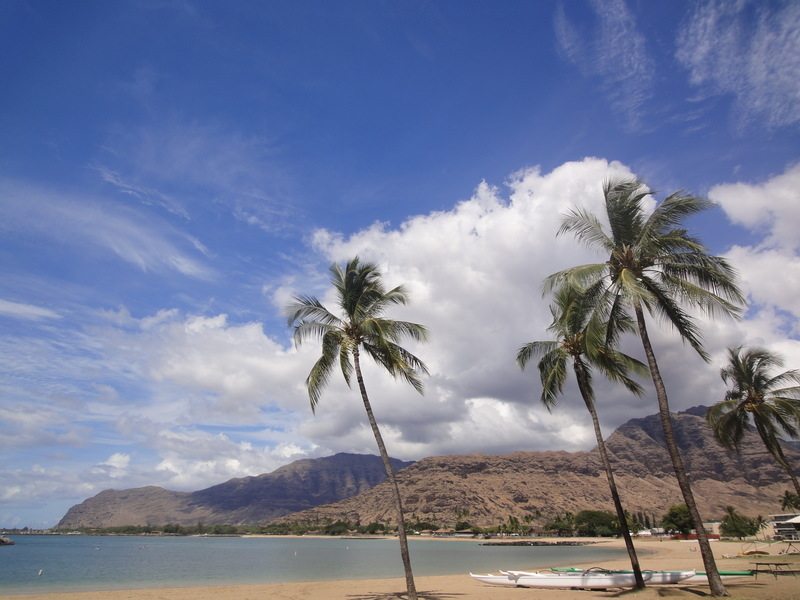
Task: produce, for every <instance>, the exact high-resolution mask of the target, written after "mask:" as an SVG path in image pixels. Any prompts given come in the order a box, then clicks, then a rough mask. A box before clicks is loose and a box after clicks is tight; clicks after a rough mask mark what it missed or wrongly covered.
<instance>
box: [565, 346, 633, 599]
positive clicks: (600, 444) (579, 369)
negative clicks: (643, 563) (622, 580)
mask: <svg viewBox="0 0 800 600" xmlns="http://www.w3.org/2000/svg"><path fill="white" fill-rule="evenodd" d="M573 368H574V369H575V378H576V379H577V380H578V389H580V392H581V396H583V401H584V402H585V403H586V408H588V409H589V414H590V415H592V425H594V435H595V437H596V438H597V450H598V452H599V453H600V459H601V461H602V463H603V469H605V472H606V478H607V479H608V487H609V488H610V489H611V498H612V500H613V501H614V508H615V509H616V511H617V520H618V521H619V527H620V530H621V531H622V537H623V539H624V540H625V548H626V549H627V550H628V557H629V558H630V561H631V568H632V569H633V576H634V579H635V580H636V589H637V590H643V589H644V577H642V568H641V567H640V566H639V557H638V556H637V555H636V548H635V547H634V546H633V540H632V539H631V532H630V529H629V528H628V518H627V517H626V516H625V509H624V508H622V500H620V497H619V491H618V490H617V483H616V481H614V471H613V470H612V468H611V461H610V460H609V458H608V452H607V451H606V443H605V440H603V432H602V431H601V430H600V419H598V418H597V411H596V410H595V408H594V402H592V396H591V394H590V392H589V384H588V381H587V377H586V371H585V368H584V366H583V363H582V362H581V361H580V360H578V359H577V358H575V359H574V360H573Z"/></svg>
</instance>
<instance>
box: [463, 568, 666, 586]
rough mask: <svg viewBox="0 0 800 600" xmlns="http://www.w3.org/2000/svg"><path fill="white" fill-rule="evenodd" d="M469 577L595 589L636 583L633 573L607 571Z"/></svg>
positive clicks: (496, 582) (646, 575) (497, 582)
mask: <svg viewBox="0 0 800 600" xmlns="http://www.w3.org/2000/svg"><path fill="white" fill-rule="evenodd" d="M651 576H652V573H642V577H643V578H644V580H645V581H647V580H648V579H650V577H651ZM470 577H472V578H473V579H476V580H477V581H480V582H482V583H489V584H492V585H511V586H515V587H540V588H562V589H571V588H578V589H591V590H597V589H606V588H614V587H634V586H635V585H636V580H635V578H634V576H633V573H613V572H609V571H602V572H601V571H581V572H555V571H548V572H533V573H531V572H528V571H500V575H492V574H487V575H476V574H474V573H470Z"/></svg>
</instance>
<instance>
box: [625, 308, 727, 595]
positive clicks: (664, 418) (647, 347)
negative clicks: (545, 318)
mask: <svg viewBox="0 0 800 600" xmlns="http://www.w3.org/2000/svg"><path fill="white" fill-rule="evenodd" d="M634 310H635V312H636V322H637V324H638V326H639V336H640V337H641V338H642V346H643V347H644V352H645V354H646V355H647V364H648V366H649V368H650V376H651V377H652V379H653V386H654V387H655V389H656V398H657V399H658V414H659V416H660V417H661V428H662V429H663V431H664V441H665V442H666V444H667V450H668V451H669V456H670V458H671V459H672V468H673V469H674V471H675V478H676V479H677V480H678V486H679V487H680V489H681V493H682V494H683V500H684V502H685V503H686V507H687V508H688V509H689V515H690V516H691V517H692V522H693V524H694V529H695V532H696V533H697V542H698V545H699V546H700V554H701V556H702V557H703V566H704V567H705V570H706V574H707V576H708V583H709V586H710V588H711V595H712V596H728V592H727V590H726V589H725V586H724V585H723V584H722V579H720V576H719V570H718V569H717V563H716V562H715V561H714V554H713V553H712V551H711V544H709V542H708V535H707V534H706V530H705V528H704V527H703V519H702V517H701V516H700V511H699V510H698V509H697V503H696V502H695V500H694V493H693V492H692V487H691V485H690V484H689V477H688V476H687V474H686V468H685V467H684V465H683V458H682V457H681V453H680V450H679V449H678V443H677V442H676V440H675V432H674V431H673V429H672V415H671V414H670V410H669V399H668V398H667V388H666V386H665V385H664V380H663V379H662V378H661V372H660V371H659V369H658V363H657V362H656V355H655V352H653V346H652V344H651V343H650V336H649V335H648V333H647V326H646V325H645V322H644V312H643V311H642V306H641V304H639V303H637V304H636V305H635V306H634Z"/></svg>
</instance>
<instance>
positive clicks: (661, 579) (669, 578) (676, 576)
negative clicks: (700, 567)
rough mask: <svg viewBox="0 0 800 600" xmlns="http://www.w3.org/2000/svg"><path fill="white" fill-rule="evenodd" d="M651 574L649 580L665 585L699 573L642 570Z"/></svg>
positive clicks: (580, 571)
mask: <svg viewBox="0 0 800 600" xmlns="http://www.w3.org/2000/svg"><path fill="white" fill-rule="evenodd" d="M553 571H554V572H557V573H562V572H563V573H583V572H585V571H584V569H578V568H575V567H570V568H568V569H553ZM589 571H595V572H598V573H633V572H632V571H616V570H608V571H606V570H605V569H599V568H595V569H590V570H589ZM648 573H649V574H650V577H649V578H648V579H647V582H648V583H650V584H652V585H665V584H670V583H679V582H681V581H684V580H688V579H690V578H691V577H694V576H695V575H696V574H697V571H694V570H693V571H642V576H644V575H646V574H648Z"/></svg>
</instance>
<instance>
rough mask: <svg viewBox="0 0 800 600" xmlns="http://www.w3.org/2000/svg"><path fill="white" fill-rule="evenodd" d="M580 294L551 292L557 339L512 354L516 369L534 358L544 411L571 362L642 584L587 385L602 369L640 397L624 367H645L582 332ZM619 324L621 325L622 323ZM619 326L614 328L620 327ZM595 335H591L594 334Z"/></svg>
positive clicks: (585, 309) (585, 318)
mask: <svg viewBox="0 0 800 600" xmlns="http://www.w3.org/2000/svg"><path fill="white" fill-rule="evenodd" d="M589 308H590V307H589V306H588V305H587V303H586V302H585V298H584V297H583V296H581V294H580V292H579V290H577V289H575V288H573V287H571V286H563V287H561V288H559V289H558V290H556V292H555V294H554V302H553V305H551V306H550V312H551V314H552V315H553V323H552V324H551V325H550V327H549V331H551V332H552V333H553V334H554V335H555V337H556V338H557V341H549V342H529V343H527V344H525V345H524V346H522V347H521V348H520V349H519V352H517V364H518V365H519V367H520V369H523V370H524V369H525V366H526V365H527V364H528V363H529V362H530V361H531V360H532V359H533V358H539V362H538V365H537V366H538V369H539V377H540V379H541V381H542V395H541V401H542V404H544V405H545V407H547V410H552V409H553V407H554V406H555V404H556V399H557V397H558V396H559V395H561V393H562V391H563V388H564V382H565V381H566V378H567V370H568V364H569V362H570V361H572V369H573V371H574V373H575V379H576V380H577V382H578V390H579V391H580V393H581V397H582V398H583V401H584V403H585V404H586V408H587V409H588V411H589V414H590V415H591V417H592V425H593V426H594V435H595V438H596V440H597V450H598V452H599V454H600V459H601V461H602V463H603V469H604V470H605V472H606V478H607V479H608V486H609V488H610V490H611V498H612V500H613V501H614V508H615V509H616V512H617V520H618V521H619V526H620V529H621V531H622V537H623V538H624V540H625V547H626V548H627V550H628V556H629V558H630V561H631V568H632V569H633V573H634V577H635V579H636V588H637V589H643V588H644V578H643V577H642V570H641V567H640V566H639V558H638V556H637V555H636V548H635V547H634V545H633V540H632V539H631V533H630V529H629V527H628V518H627V515H626V514H625V509H623V507H622V501H621V500H620V497H619V491H618V490H617V484H616V481H615V480H614V471H613V470H612V468H611V461H610V459H609V457H608V451H607V450H606V443H605V440H604V439H603V432H602V431H601V429H600V419H599V418H598V416H597V410H596V409H595V403H594V398H595V396H594V387H593V386H592V371H591V368H592V367H595V368H597V369H598V370H600V371H601V372H602V373H604V374H605V375H606V376H607V377H608V378H609V379H611V380H612V381H619V382H621V383H622V384H623V385H624V386H625V387H627V388H628V389H629V390H630V391H631V392H633V393H635V394H637V395H642V394H643V393H644V390H643V389H642V387H641V386H640V385H639V384H638V383H636V382H635V381H633V380H632V379H630V378H629V377H628V372H629V371H635V372H637V373H640V374H643V373H646V372H647V367H646V366H645V365H644V364H642V363H640V362H639V361H637V360H635V359H633V358H631V357H629V356H627V355H625V354H622V353H621V352H617V351H616V350H614V349H613V348H611V347H609V346H607V345H605V344H606V340H605V339H603V337H602V335H598V334H599V333H601V330H598V329H597V328H595V331H594V332H591V331H588V330H587V324H588V323H589V317H590V314H591V313H590V311H589ZM621 325H622V324H621ZM625 326H626V327H627V328H628V329H633V323H630V322H629V323H627V324H626V325H625ZM621 330H622V328H619V329H618V330H617V331H621ZM593 334H594V335H593Z"/></svg>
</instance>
